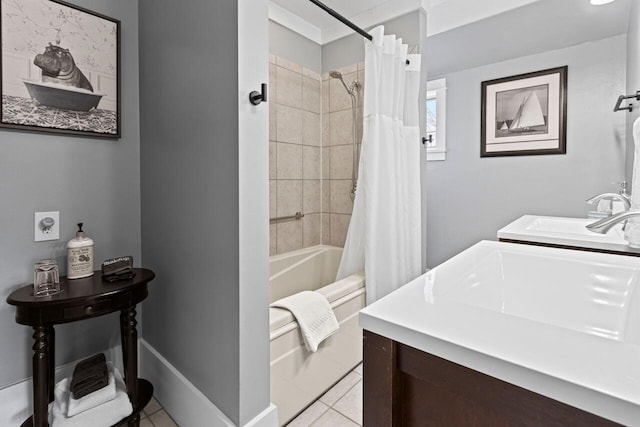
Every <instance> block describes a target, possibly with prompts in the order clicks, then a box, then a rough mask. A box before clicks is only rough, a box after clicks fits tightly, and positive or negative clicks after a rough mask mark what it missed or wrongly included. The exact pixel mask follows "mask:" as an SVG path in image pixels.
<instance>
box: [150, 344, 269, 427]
mask: <svg viewBox="0 0 640 427" xmlns="http://www.w3.org/2000/svg"><path fill="white" fill-rule="evenodd" d="M139 348H140V353H139V360H140V373H139V375H140V377H141V378H145V379H147V380H149V381H151V383H152V384H153V389H154V396H155V397H156V398H157V399H158V402H160V404H161V405H162V407H163V408H165V409H166V411H167V412H168V413H169V414H170V415H171V417H172V418H173V419H174V420H175V421H176V423H178V425H180V427H191V426H193V427H200V426H208V427H235V424H234V423H233V422H232V421H231V420H230V419H229V418H228V417H227V416H226V415H225V414H224V413H223V412H222V411H221V410H220V409H219V408H218V407H217V406H216V405H215V404H213V402H211V401H210V400H209V399H208V398H207V397H206V396H205V395H204V394H202V392H201V391H200V390H198V389H197V388H196V387H195V386H194V385H193V384H192V383H191V382H190V381H189V380H188V379H186V378H185V377H184V375H182V374H181V373H180V372H179V371H178V370H177V369H176V368H175V367H174V366H173V365H171V363H169V361H167V359H165V358H164V357H163V356H162V355H161V354H160V353H158V352H157V351H156V350H155V349H154V348H153V347H152V346H151V345H149V343H147V342H146V341H145V340H144V339H141V340H140V346H139ZM277 425H278V411H277V408H276V406H275V405H273V404H271V405H270V406H269V407H268V408H267V409H265V410H264V411H262V412H261V413H260V414H258V416H256V417H255V418H254V419H253V420H251V421H250V422H248V423H247V424H245V427H275V426H277Z"/></svg>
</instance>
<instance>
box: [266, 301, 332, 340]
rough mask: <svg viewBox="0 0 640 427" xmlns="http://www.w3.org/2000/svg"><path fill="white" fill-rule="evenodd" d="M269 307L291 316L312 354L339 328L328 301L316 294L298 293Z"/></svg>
mask: <svg viewBox="0 0 640 427" xmlns="http://www.w3.org/2000/svg"><path fill="white" fill-rule="evenodd" d="M271 307H277V308H284V309H286V310H289V311H290V312H291V314H293V316H294V317H295V318H296V320H297V321H298V325H299V326H300V331H301V332H302V337H303V339H304V344H305V346H306V347H307V350H309V351H311V352H314V353H315V352H316V351H318V346H319V345H320V343H321V342H322V341H324V340H325V339H327V338H328V337H329V336H331V335H332V334H333V333H335V332H336V331H337V330H338V328H340V325H339V324H338V319H336V315H335V314H334V312H333V310H332V309H331V305H330V304H329V301H328V300H327V298H325V296H324V295H322V294H320V293H318V292H313V291H303V292H298V293H297V294H294V295H291V296H288V297H286V298H282V299H279V300H277V301H275V302H273V303H271Z"/></svg>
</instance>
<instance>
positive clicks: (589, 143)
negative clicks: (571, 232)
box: [427, 35, 626, 267]
mask: <svg viewBox="0 0 640 427" xmlns="http://www.w3.org/2000/svg"><path fill="white" fill-rule="evenodd" d="M460 54H464V52H460ZM625 57H626V36H624V35H623V36H616V37H612V38H608V39H604V40H601V41H597V42H592V43H585V44H581V45H578V46H575V47H570V48H566V49H560V50H554V51H549V52H545V53H540V54H537V55H531V56H525V57H522V58H518V59H513V60H509V61H504V62H498V63H495V64H490V65H486V66H482V67H477V68H472V69H468V70H464V71H459V72H453V73H450V74H448V75H447V76H446V78H447V151H448V152H447V160H446V161H444V162H429V163H428V164H427V182H428V186H427V227H428V228H427V239H428V251H427V253H428V265H429V266H430V267H434V266H436V265H438V264H439V263H441V262H443V261H444V260H446V259H448V258H449V257H451V256H453V255H455V254H457V253H458V252H460V251H462V250H464V249H466V248H467V247H469V246H471V245H473V244H474V243H476V242H478V241H479V240H482V239H490V240H495V238H496V231H497V230H498V229H500V228H501V227H503V226H504V225H506V224H508V223H509V222H511V221H513V220H515V219H516V218H518V217H520V216H521V215H524V214H539V215H558V216H577V217H584V216H585V214H586V212H587V210H588V206H587V205H586V204H585V203H584V200H585V199H586V198H588V197H589V196H592V195H594V194H598V193H602V192H604V191H610V190H612V189H613V188H614V187H613V186H612V185H611V182H612V181H618V180H620V179H621V178H622V177H623V175H624V156H625V129H624V128H625V117H624V115H623V114H621V113H613V108H612V107H613V101H614V100H615V98H616V97H617V96H618V94H620V93H622V92H624V90H625V89H624V88H625V79H626V77H625V74H626V73H625V67H626V62H625ZM563 65H568V66H569V72H568V110H567V114H568V117H567V154H566V155H545V156H521V157H497V158H480V83H481V82H482V81H484V80H490V79H495V78H499V77H506V76H510V75H514V74H520V73H525V72H530V71H535V70H542V69H546V68H552V67H558V66H563Z"/></svg>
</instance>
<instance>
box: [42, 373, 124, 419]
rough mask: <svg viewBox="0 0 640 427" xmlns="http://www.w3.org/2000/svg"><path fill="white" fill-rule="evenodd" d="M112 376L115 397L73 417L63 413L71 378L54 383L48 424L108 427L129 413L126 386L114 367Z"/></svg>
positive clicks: (66, 404)
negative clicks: (114, 385)
mask: <svg viewBox="0 0 640 427" xmlns="http://www.w3.org/2000/svg"><path fill="white" fill-rule="evenodd" d="M113 376H114V379H115V383H116V397H115V398H114V399H113V400H110V401H109V402H106V403H103V404H102V405H100V406H96V407H95V408H93V409H89V410H87V411H84V412H82V413H80V414H78V415H76V416H73V417H67V416H66V415H65V414H66V413H67V409H68V405H69V395H70V394H71V393H70V391H69V385H70V383H71V380H70V379H69V378H65V379H63V380H62V381H60V382H59V383H58V384H56V387H55V389H54V395H55V399H54V401H53V402H52V403H50V404H49V425H50V426H51V427H87V426H91V427H110V426H112V425H114V424H116V423H117V422H119V421H120V420H122V419H123V418H125V417H128V416H129V415H131V413H132V412H133V407H132V406H131V402H130V401H129V396H128V395H127V388H126V386H125V385H124V381H122V376H121V375H120V372H118V370H117V369H115V368H114V370H113Z"/></svg>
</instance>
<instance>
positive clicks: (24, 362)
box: [0, 0, 140, 397]
mask: <svg viewBox="0 0 640 427" xmlns="http://www.w3.org/2000/svg"><path fill="white" fill-rule="evenodd" d="M73 3H74V4H77V5H79V6H82V7H85V8H88V9H90V10H93V11H96V12H99V13H102V14H105V15H107V16H111V17H114V18H117V19H120V20H121V21H122V76H121V78H122V112H121V113H122V138H121V139H119V140H105V139H95V138H85V137H71V136H61V135H47V134H45V133H33V132H18V131H8V130H0V200H2V208H0V272H2V275H0V290H1V291H2V301H4V300H5V298H6V297H7V296H8V295H9V293H10V292H11V291H12V290H14V289H15V288H17V287H19V286H22V285H25V284H28V283H31V282H33V262H34V261H36V260H38V259H42V258H51V257H54V258H57V260H58V263H59V265H60V266H61V267H62V270H66V249H65V247H66V242H67V241H68V240H69V239H71V238H73V237H74V235H75V229H76V227H75V223H76V222H79V221H84V223H85V230H86V232H87V235H88V236H90V237H92V238H93V239H94V241H95V259H96V265H95V267H96V268H99V266H100V264H99V263H100V262H102V261H103V260H105V259H107V258H111V257H115V256H121V255H133V257H134V260H135V262H136V264H137V265H140V138H139V135H140V123H139V104H138V4H137V1H131V0H113V1H108V2H105V1H102V0H75V1H73ZM55 210H59V211H60V225H61V230H60V240H59V241H55V242H41V243H34V242H33V214H34V212H36V211H55ZM14 313H15V310H14V309H13V307H10V306H9V305H7V304H4V303H3V304H0V388H2V387H4V386H7V385H10V384H12V383H14V382H17V381H19V380H22V379H24V378H27V377H30V376H31V355H32V351H31V345H32V339H31V334H32V331H31V330H30V329H29V328H27V327H25V326H20V325H17V324H16V323H15V321H14ZM118 330H119V329H118V316H117V314H116V315H112V316H108V317H105V318H101V319H95V320H91V321H84V322H80V323H75V324H69V325H60V326H57V327H56V333H57V335H56V339H57V345H56V362H57V364H58V365H60V364H63V363H68V362H70V361H73V360H76V359H80V358H83V357H85V356H88V355H90V354H92V353H95V352H98V351H103V350H105V349H107V348H108V347H111V346H113V345H115V344H119V341H120V338H119V332H118ZM25 397H26V396H25Z"/></svg>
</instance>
